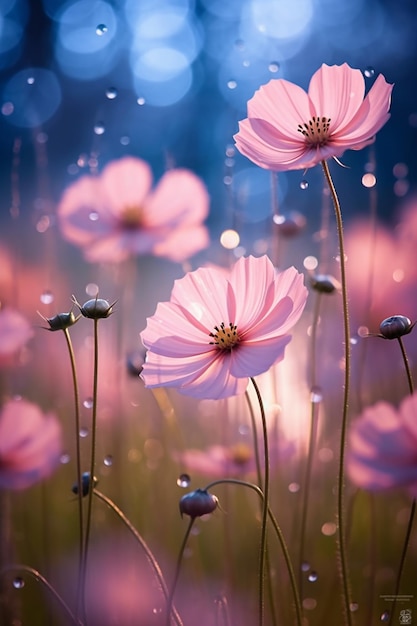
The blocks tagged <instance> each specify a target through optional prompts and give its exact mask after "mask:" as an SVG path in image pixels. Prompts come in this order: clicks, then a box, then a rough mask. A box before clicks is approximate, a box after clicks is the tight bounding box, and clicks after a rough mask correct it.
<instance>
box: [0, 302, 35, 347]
mask: <svg viewBox="0 0 417 626" xmlns="http://www.w3.org/2000/svg"><path fill="white" fill-rule="evenodd" d="M32 335H33V331H32V328H31V326H30V324H29V322H28V321H27V320H26V319H25V318H24V317H23V315H21V314H20V313H19V312H18V311H15V310H14V309H11V308H4V309H0V359H2V358H4V357H9V356H11V355H12V354H14V353H15V352H17V351H18V350H20V348H23V346H24V345H25V343H26V342H27V341H28V340H29V339H30V338H31V337H32Z"/></svg>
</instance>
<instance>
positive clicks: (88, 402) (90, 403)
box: [83, 397, 94, 409]
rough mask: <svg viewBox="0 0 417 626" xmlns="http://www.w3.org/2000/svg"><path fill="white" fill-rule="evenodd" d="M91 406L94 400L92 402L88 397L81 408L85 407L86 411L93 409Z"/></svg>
mask: <svg viewBox="0 0 417 626" xmlns="http://www.w3.org/2000/svg"><path fill="white" fill-rule="evenodd" d="M93 404H94V400H93V398H90V397H88V398H86V399H85V400H84V401H83V407H85V408H86V409H92V408H93Z"/></svg>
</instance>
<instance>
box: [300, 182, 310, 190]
mask: <svg viewBox="0 0 417 626" xmlns="http://www.w3.org/2000/svg"><path fill="white" fill-rule="evenodd" d="M300 189H303V190H304V189H308V181H307V180H302V181H301V183H300Z"/></svg>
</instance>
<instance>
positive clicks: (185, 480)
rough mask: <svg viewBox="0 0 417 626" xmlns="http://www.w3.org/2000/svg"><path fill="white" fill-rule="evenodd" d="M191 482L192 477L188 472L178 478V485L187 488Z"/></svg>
mask: <svg viewBox="0 0 417 626" xmlns="http://www.w3.org/2000/svg"><path fill="white" fill-rule="evenodd" d="M190 483H191V478H190V477H189V475H188V474H180V475H179V476H178V478H177V485H178V487H182V488H183V489H186V488H187V487H189V486H190Z"/></svg>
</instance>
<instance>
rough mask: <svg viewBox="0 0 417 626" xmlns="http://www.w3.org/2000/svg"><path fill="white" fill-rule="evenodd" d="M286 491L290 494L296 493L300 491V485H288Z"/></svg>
mask: <svg viewBox="0 0 417 626" xmlns="http://www.w3.org/2000/svg"><path fill="white" fill-rule="evenodd" d="M288 491H289V492H290V493H298V492H299V491H300V485H299V484H298V483H290V484H289V485H288Z"/></svg>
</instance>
